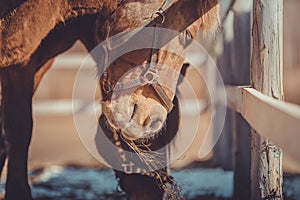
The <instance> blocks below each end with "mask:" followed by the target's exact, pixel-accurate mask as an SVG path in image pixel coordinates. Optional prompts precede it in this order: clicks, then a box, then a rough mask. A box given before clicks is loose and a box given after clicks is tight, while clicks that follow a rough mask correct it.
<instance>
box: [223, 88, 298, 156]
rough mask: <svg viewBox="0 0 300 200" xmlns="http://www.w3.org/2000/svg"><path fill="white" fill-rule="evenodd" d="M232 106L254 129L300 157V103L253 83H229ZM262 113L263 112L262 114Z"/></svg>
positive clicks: (287, 151) (290, 153)
mask: <svg viewBox="0 0 300 200" xmlns="http://www.w3.org/2000/svg"><path fill="white" fill-rule="evenodd" d="M226 93H227V98H228V100H227V104H228V106H229V107H230V108H231V109H233V110H235V111H237V112H239V113H241V114H242V116H243V117H244V118H245V119H246V120H247V122H248V123H249V124H250V125H251V127H252V128H253V129H255V130H256V131H257V132H259V133H260V135H261V136H263V137H265V138H268V139H270V140H271V141H272V142H274V143H275V144H276V145H278V146H279V147H280V148H282V149H283V150H284V152H285V154H288V155H290V156H292V157H293V158H294V159H296V160H297V161H300V155H299V153H298V149H299V142H298V141H297V140H295V139H294V138H295V137H296V136H298V135H299V132H300V126H299V124H300V106H298V105H295V104H291V103H286V102H283V101H279V100H276V99H274V98H272V97H269V96H267V95H264V94H262V93H261V92H259V91H257V90H255V89H253V88H249V87H247V86H246V87H227V88H226ZM258 113H259V114H258Z"/></svg>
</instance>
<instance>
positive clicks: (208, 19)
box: [200, 1, 220, 35]
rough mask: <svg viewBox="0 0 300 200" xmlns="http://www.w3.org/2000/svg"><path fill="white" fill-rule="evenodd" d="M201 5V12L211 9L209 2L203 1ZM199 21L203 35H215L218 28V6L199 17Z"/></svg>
mask: <svg viewBox="0 0 300 200" xmlns="http://www.w3.org/2000/svg"><path fill="white" fill-rule="evenodd" d="M203 4H204V5H203V8H202V12H204V10H207V8H210V7H211V5H210V1H204V2H203ZM201 20H202V24H201V26H200V28H201V30H202V31H203V33H204V35H206V34H207V32H210V33H213V34H215V33H216V32H217V30H218V29H219V27H220V5H219V4H217V5H215V6H214V7H213V8H212V9H210V10H209V12H206V13H205V14H204V15H203V16H202V17H201Z"/></svg>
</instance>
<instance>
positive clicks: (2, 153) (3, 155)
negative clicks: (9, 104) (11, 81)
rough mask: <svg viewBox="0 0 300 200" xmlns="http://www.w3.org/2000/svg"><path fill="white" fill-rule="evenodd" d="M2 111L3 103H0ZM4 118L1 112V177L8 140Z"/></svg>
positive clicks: (0, 110) (0, 111)
mask: <svg viewBox="0 0 300 200" xmlns="http://www.w3.org/2000/svg"><path fill="white" fill-rule="evenodd" d="M0 113H2V105H0ZM2 127H3V119H2V115H1V114H0V177H1V174H2V170H3V167H4V164H5V161H6V140H5V136H4V132H3V129H2Z"/></svg>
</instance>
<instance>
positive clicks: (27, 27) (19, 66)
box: [0, 0, 218, 200]
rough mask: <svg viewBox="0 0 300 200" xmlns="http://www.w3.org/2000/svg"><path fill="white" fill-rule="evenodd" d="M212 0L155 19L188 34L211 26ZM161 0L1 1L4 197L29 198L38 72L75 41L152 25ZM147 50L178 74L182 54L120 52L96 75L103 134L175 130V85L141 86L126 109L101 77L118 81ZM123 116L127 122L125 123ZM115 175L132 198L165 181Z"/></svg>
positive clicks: (153, 192)
mask: <svg viewBox="0 0 300 200" xmlns="http://www.w3.org/2000/svg"><path fill="white" fill-rule="evenodd" d="M217 3H218V1H217V0H214V1H203V0H201V1H200V0H193V1H187V0H182V1H176V2H175V3H173V5H172V6H171V7H170V8H169V9H168V10H164V12H163V15H161V14H158V16H157V18H160V17H164V18H165V19H164V22H163V24H162V26H163V27H165V28H170V29H173V30H176V31H179V32H181V33H183V34H184V35H189V36H191V37H192V38H194V37H196V35H197V33H198V31H199V29H200V28H202V29H207V28H212V27H215V26H216V25H217V23H218V17H217V16H218V7H217V6H216V5H217ZM163 5H164V2H162V1H159V0H141V1H133V0H110V1H108V0H45V1H35V0H14V1H11V0H0V67H1V86H2V104H1V106H2V123H3V127H4V128H3V129H2V130H3V133H2V134H1V142H0V147H1V151H0V167H1V169H2V168H3V165H4V162H5V160H6V157H7V158H8V173H7V181H6V194H5V198H6V199H10V200H17V199H32V196H31V192H30V187H29V185H28V180H27V178H28V177H27V156H28V148H29V144H30V139H31V132H32V125H33V121H32V96H33V94H34V91H35V89H36V88H37V87H38V84H39V82H40V81H41V79H42V77H43V75H44V73H45V72H46V71H47V70H48V69H49V68H50V67H51V64H52V63H53V60H54V57H55V56H56V55H58V54H60V53H62V52H64V51H66V50H67V49H69V48H70V47H71V46H72V45H73V44H74V43H75V42H76V41H77V40H80V41H81V42H82V43H83V44H84V45H85V46H86V48H87V50H88V51H91V50H92V49H93V48H94V47H96V46H97V45H98V44H99V43H101V42H102V41H104V40H105V39H107V38H109V37H111V36H113V35H115V34H118V33H121V32H123V31H128V30H131V29H134V28H137V27H141V26H144V25H145V24H148V26H151V25H153V23H152V22H153V21H155V20H152V19H153V16H155V15H154V14H155V13H156V11H158V10H159V8H161V7H162V6H163ZM211 8H213V9H211ZM157 18H156V19H157ZM158 20H160V19H158ZM187 33H188V34H187ZM175 44H176V45H177V46H176V48H178V49H183V48H184V45H183V44H182V43H181V42H177V43H175ZM153 54H156V55H157V56H156V57H157V58H156V62H157V63H160V64H163V65H167V66H172V68H173V69H174V71H177V72H180V71H181V70H182V66H183V62H184V59H183V58H182V57H180V56H177V55H174V54H172V53H169V52H168V51H166V50H159V51H157V52H153V51H152V50H149V49H148V50H147V49H146V50H138V51H134V52H131V53H128V54H126V55H123V56H121V57H120V58H118V59H117V60H115V61H114V62H113V63H111V65H110V66H109V68H108V69H107V71H108V72H109V73H108V74H109V76H106V77H103V76H102V77H101V78H100V85H101V88H102V92H103V96H104V99H103V102H102V109H103V115H102V117H101V118H100V122H101V126H102V125H103V124H106V125H107V126H104V128H103V129H104V130H105V132H106V134H108V135H109V134H110V133H111V135H113V134H114V133H116V132H114V130H118V129H121V128H123V127H120V126H121V125H122V126H123V125H124V124H125V125H127V126H126V127H127V128H126V129H122V130H121V131H120V130H118V133H120V134H121V135H122V136H124V137H126V138H127V139H128V140H135V139H136V138H138V137H141V136H146V135H149V134H150V135H151V134H153V133H156V132H158V131H159V130H160V129H162V127H163V124H164V122H165V121H167V128H166V129H164V131H163V132H164V133H170V132H171V134H175V133H176V131H177V128H176V124H177V123H176V122H177V121H178V107H177V103H176V98H174V96H175V91H174V90H168V88H164V87H160V89H156V88H155V87H153V86H151V85H149V84H146V85H143V86H141V87H138V88H137V89H136V90H135V91H134V92H133V93H132V94H131V95H130V102H131V103H130V106H127V107H124V106H123V105H124V104H123V102H122V97H124V95H119V96H118V97H116V98H115V99H114V100H112V98H111V96H112V95H111V94H110V92H109V91H107V90H106V89H105V88H106V86H107V82H109V83H111V85H110V86H115V82H116V80H119V79H120V78H121V77H122V76H123V75H124V74H126V73H127V72H130V70H131V69H132V68H133V67H135V66H137V65H141V66H142V65H143V64H145V63H148V62H150V59H151V57H152V56H151V55H153ZM95 59H97V58H95ZM141 73H142V72H141V71H139V72H132V74H131V75H132V76H133V75H134V76H141ZM176 78H178V76H177V77H176ZM176 78H175V79H176ZM171 81H173V82H177V80H171ZM162 96H164V98H162ZM164 99H165V100H166V99H168V100H169V101H171V102H172V101H173V104H174V105H175V106H174V107H173V108H172V109H170V105H166V104H167V103H166V102H164ZM153 108H155V109H153ZM113 113H118V115H114V114H113ZM128 119H129V120H130V121H131V122H130V123H131V124H129V125H128ZM176 119H177V120H176ZM173 122H175V123H173ZM172 123H173V124H175V126H174V125H173V126H172V125H171V124H172ZM107 127H109V128H107ZM145 127H147V131H145V130H146V129H145ZM174 127H175V128H174ZM162 135H164V134H162ZM119 136H120V135H119ZM162 139H164V140H165V139H166V138H163V137H162ZM159 140H161V139H159V138H158V140H157V141H159ZM158 143H159V142H158ZM154 146H155V145H154ZM162 171H164V169H162ZM161 173H163V172H161ZM116 175H117V177H118V178H119V179H120V185H121V187H122V189H123V190H124V191H126V192H127V193H128V195H129V197H130V198H131V199H161V198H162V196H163V193H164V191H165V189H164V188H163V187H161V186H156V184H153V183H156V178H155V177H152V176H147V174H145V175H139V174H131V175H128V174H124V173H123V172H118V171H117V172H116ZM167 178H168V177H167ZM133 181H136V182H141V181H142V182H144V184H145V185H143V184H141V183H135V184H134V185H132V183H133ZM169 182H171V181H169ZM130 183H131V184H130Z"/></svg>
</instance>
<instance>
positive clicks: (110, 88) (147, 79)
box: [102, 3, 173, 113]
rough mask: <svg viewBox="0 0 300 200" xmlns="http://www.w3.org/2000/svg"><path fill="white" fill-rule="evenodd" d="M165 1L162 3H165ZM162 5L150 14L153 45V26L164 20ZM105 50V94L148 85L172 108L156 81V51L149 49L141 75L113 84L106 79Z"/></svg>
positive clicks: (103, 84)
mask: <svg viewBox="0 0 300 200" xmlns="http://www.w3.org/2000/svg"><path fill="white" fill-rule="evenodd" d="M165 4H166V3H164V5H165ZM164 5H163V6H162V7H161V8H160V9H159V10H157V11H156V12H155V13H153V14H152V16H151V19H152V20H153V22H154V31H155V32H154V38H153V47H155V46H158V45H157V44H158V38H159V36H158V34H157V33H156V30H155V27H160V26H161V25H162V24H163V23H164V21H165V15H164V10H163V7H164ZM104 51H105V61H104V65H105V66H106V69H105V71H104V73H103V76H102V77H103V82H102V89H103V91H104V92H105V94H111V93H112V92H118V91H122V90H126V89H130V88H135V87H141V86H144V85H150V86H151V87H152V88H153V89H154V91H155V92H156V94H157V95H158V97H159V99H160V101H161V103H162V104H163V106H164V107H165V108H166V110H167V112H168V113H169V112H171V110H172V109H173V103H172V100H171V99H170V98H169V97H168V95H167V94H166V92H165V90H164V89H163V87H162V86H161V84H159V82H158V78H159V75H158V70H157V62H158V51H156V52H155V51H154V50H153V48H152V49H151V59H150V67H149V68H148V69H147V71H146V72H145V73H144V75H143V76H140V77H138V78H136V79H132V80H129V81H119V82H117V83H115V84H113V83H111V82H110V81H109V79H108V70H107V69H108V67H107V66H108V50H107V48H104Z"/></svg>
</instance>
